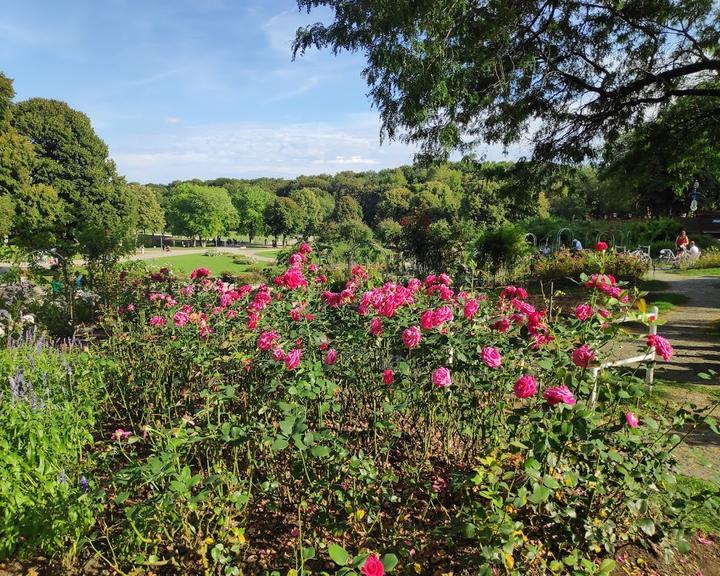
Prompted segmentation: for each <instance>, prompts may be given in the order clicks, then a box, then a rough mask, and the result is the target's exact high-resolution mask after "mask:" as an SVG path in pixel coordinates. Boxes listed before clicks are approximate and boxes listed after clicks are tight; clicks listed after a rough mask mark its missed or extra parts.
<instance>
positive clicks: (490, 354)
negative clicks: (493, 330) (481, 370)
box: [482, 346, 502, 368]
mask: <svg viewBox="0 0 720 576" xmlns="http://www.w3.org/2000/svg"><path fill="white" fill-rule="evenodd" d="M482 361H483V362H484V363H485V365H486V366H488V367H490V368H497V367H498V366H500V364H502V356H500V352H498V351H497V348H493V347H492V346H486V347H485V348H483V349H482Z"/></svg>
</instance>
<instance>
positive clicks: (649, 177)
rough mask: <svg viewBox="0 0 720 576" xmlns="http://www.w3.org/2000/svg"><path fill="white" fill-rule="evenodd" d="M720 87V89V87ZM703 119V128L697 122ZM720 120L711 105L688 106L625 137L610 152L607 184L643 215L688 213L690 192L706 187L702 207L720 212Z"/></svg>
mask: <svg viewBox="0 0 720 576" xmlns="http://www.w3.org/2000/svg"><path fill="white" fill-rule="evenodd" d="M716 85H718V86H720V82H718V83H717V84H716ZM693 118H703V122H702V123H698V124H696V123H693V122H692V120H691V119H693ZM719 141H720V114H718V113H716V110H715V106H714V104H713V103H712V102H710V101H708V100H685V101H680V102H677V103H676V104H675V105H673V106H670V107H668V108H667V109H665V110H663V111H662V112H661V113H660V115H659V116H658V118H657V121H656V122H653V123H648V124H645V125H642V126H639V127H638V128H636V129H635V130H632V131H629V132H628V133H626V134H624V135H623V137H622V138H620V139H619V140H618V141H617V142H615V143H614V144H612V145H609V146H608V147H607V149H606V163H605V164H604V166H603V169H602V171H601V175H602V178H603V180H604V181H605V182H607V183H608V185H609V188H610V189H611V190H613V191H614V194H613V196H612V197H613V198H616V199H617V200H618V201H619V202H620V203H622V200H623V199H625V200H626V202H629V203H630V204H631V205H633V206H634V207H635V211H637V210H638V208H639V209H640V210H641V213H643V214H644V213H645V212H650V213H652V214H677V213H679V212H687V211H688V208H689V204H690V199H689V198H688V192H689V190H690V188H691V187H692V185H693V183H694V181H695V180H697V181H698V182H699V184H700V186H701V189H702V194H703V197H702V198H701V202H700V206H701V207H702V208H704V209H716V208H717V207H718V206H720V197H719V196H718V194H719V192H720V190H719V189H720V148H719V147H718V142H719Z"/></svg>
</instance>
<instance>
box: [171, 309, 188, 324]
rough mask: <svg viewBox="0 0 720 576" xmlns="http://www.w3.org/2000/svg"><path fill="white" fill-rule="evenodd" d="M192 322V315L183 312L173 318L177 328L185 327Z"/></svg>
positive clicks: (176, 313) (177, 313)
mask: <svg viewBox="0 0 720 576" xmlns="http://www.w3.org/2000/svg"><path fill="white" fill-rule="evenodd" d="M189 321H190V315H189V314H188V313H187V312H183V311H182V310H181V311H179V312H175V315H174V316H173V323H174V324H175V326H185V324H187V323H188V322H189Z"/></svg>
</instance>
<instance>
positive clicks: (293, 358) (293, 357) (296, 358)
mask: <svg viewBox="0 0 720 576" xmlns="http://www.w3.org/2000/svg"><path fill="white" fill-rule="evenodd" d="M300 358H302V350H301V349H300V348H293V349H292V350H290V352H288V353H287V356H285V367H286V368H287V369H288V370H295V368H297V367H298V366H300Z"/></svg>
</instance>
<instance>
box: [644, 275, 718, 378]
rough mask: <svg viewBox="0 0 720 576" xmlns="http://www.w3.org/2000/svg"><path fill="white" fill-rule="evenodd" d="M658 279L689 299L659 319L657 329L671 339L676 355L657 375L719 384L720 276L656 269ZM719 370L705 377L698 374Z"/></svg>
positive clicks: (669, 290) (671, 290) (672, 290)
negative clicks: (718, 323) (719, 328)
mask: <svg viewBox="0 0 720 576" xmlns="http://www.w3.org/2000/svg"><path fill="white" fill-rule="evenodd" d="M655 279H656V280H661V281H663V282H667V283H668V289H667V291H668V292H677V293H680V294H685V295H686V296H687V297H688V301H687V303H685V304H683V305H682V306H680V307H678V308H676V309H675V310H672V311H671V312H669V313H667V314H666V315H665V316H662V315H661V316H660V319H661V320H663V321H664V322H665V323H664V324H663V325H662V326H660V327H659V328H658V333H659V334H661V335H662V336H664V337H665V338H667V339H668V340H670V342H671V343H672V345H673V348H675V356H674V357H673V358H672V360H671V361H670V362H668V363H663V367H662V368H661V369H659V370H658V376H660V377H662V378H666V379H668V380H672V381H673V382H687V383H695V384H703V383H704V384H713V385H720V333H718V332H717V328H716V326H714V325H713V322H714V321H716V320H718V319H720V278H717V277H711V276H681V275H679V274H670V273H667V272H660V271H658V272H656V274H655ZM709 369H710V370H715V371H716V372H718V373H719V374H717V375H715V376H714V377H713V378H712V379H711V380H707V381H705V380H703V379H701V378H700V377H699V376H698V374H699V373H700V372H707V370H709Z"/></svg>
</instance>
